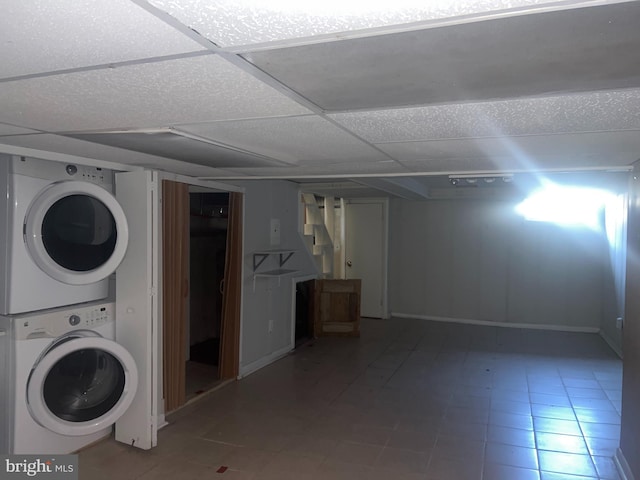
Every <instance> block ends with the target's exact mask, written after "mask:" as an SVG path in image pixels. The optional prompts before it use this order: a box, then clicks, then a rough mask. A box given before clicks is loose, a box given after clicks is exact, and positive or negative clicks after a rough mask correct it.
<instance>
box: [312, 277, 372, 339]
mask: <svg viewBox="0 0 640 480" xmlns="http://www.w3.org/2000/svg"><path fill="white" fill-rule="evenodd" d="M361 288H362V286H361V281H360V280H328V279H327V280H316V281H315V285H314V295H313V298H314V300H313V310H314V314H313V333H314V336H316V337H322V336H330V335H334V336H352V337H359V336H360V292H361Z"/></svg>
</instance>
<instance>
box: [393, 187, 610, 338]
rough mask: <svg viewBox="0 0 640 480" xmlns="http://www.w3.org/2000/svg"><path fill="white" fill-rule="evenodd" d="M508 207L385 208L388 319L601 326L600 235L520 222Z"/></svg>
mask: <svg viewBox="0 0 640 480" xmlns="http://www.w3.org/2000/svg"><path fill="white" fill-rule="evenodd" d="M514 207H515V202H514V201H507V200H484V199H483V200H478V199H476V200H459V199H455V200H429V201H407V200H393V201H392V202H391V213H390V222H391V228H390V231H391V235H390V255H389V264H390V282H389V284H390V299H391V310H392V312H393V313H396V314H397V313H400V314H409V315H416V316H424V317H429V316H433V317H446V318H452V319H469V320H483V321H491V322H509V323H526V324H545V325H554V326H562V327H589V328H594V329H598V328H600V327H601V322H602V319H603V316H604V315H605V310H606V307H605V305H614V304H615V299H612V298H611V296H612V295H614V293H613V292H614V291H613V289H612V288H611V285H612V282H613V280H612V277H611V267H610V261H609V249H608V244H607V241H606V238H605V237H604V235H601V234H597V233H595V232H592V231H589V230H586V229H579V230H577V229H568V228H562V227H558V226H555V225H551V224H546V223H540V222H529V221H526V220H524V219H523V218H521V217H520V216H519V215H517V214H516V212H515V210H514ZM609 313H610V314H611V315H615V313H611V312H609ZM613 321H615V318H614V319H613Z"/></svg>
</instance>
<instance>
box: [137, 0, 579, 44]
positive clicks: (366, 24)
mask: <svg viewBox="0 0 640 480" xmlns="http://www.w3.org/2000/svg"><path fill="white" fill-rule="evenodd" d="M149 3H151V4H153V5H155V6H156V7H158V8H160V9H162V10H164V11H166V12H168V13H170V14H171V15H173V16H174V17H175V18H177V19H178V20H180V21H181V22H183V23H184V24H186V25H188V26H190V27H191V28H194V29H195V30H197V31H198V32H200V33H201V34H202V35H204V36H206V37H207V38H209V39H210V40H212V41H213V42H214V43H216V44H218V45H220V46H223V47H232V46H240V45H251V44H259V43H266V42H274V41H282V40H291V39H296V38H304V37H310V36H315V35H330V34H335V33H340V32H351V31H357V30H363V29H370V28H377V27H388V26H393V25H405V24H409V23H414V22H421V21H429V20H438V19H443V18H451V17H460V16H468V15H475V14H482V13H487V12H497V11H504V10H508V9H513V8H521V7H528V6H544V5H554V4H558V5H562V4H563V3H564V4H566V3H567V2H562V1H553V0H551V1H550V0H480V1H477V0H457V1H455V2H452V1H445V0H440V1H428V2H426V1H424V0H399V1H394V2H376V1H374V2H348V1H347V2H345V1H344V0H324V1H322V2H294V1H291V0H270V1H269V2H264V1H259V0H220V1H215V2H212V1H210V0H149Z"/></svg>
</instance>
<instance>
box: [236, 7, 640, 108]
mask: <svg viewBox="0 0 640 480" xmlns="http://www.w3.org/2000/svg"><path fill="white" fill-rule="evenodd" d="M639 24H640V2H632V3H623V4H614V5H607V6H601V7H590V8H582V9H574V10H568V11H558V12H550V13H542V14H535V15H522V16H518V17H509V18H501V19H497V20H490V21H483V22H475V23H467V24H462V25H454V26H449V27H443V28H433V29H427V30H416V31H409V32H402V33H396V34H390V35H379V36H375V37H366V38H355V39H349V40H343V41H339V42H326V43H320V44H314V45H303V46H298V47H290V48H281V49H275V50H265V51H257V52H253V53H250V54H248V55H247V56H246V57H247V59H248V60H249V61H251V62H253V63H254V64H255V65H256V66H258V68H260V69H262V70H264V71H265V72H267V73H268V74H269V75H271V76H273V77H274V78H276V79H278V80H279V81H280V82H282V83H284V84H285V85H287V86H289V87H290V88H291V89H293V90H294V91H296V92H297V93H299V94H300V95H302V96H303V97H305V98H307V99H308V100H310V101H312V102H313V103H315V104H316V105H318V106H320V107H321V108H323V109H324V110H327V111H346V110H358V109H373V108H385V107H397V106H406V105H418V104H423V105H426V104H437V103H450V102H462V101H473V100H487V99H501V98H511V97H518V96H534V95H550V94H556V93H563V92H581V91H592V90H601V89H614V88H631V87H637V86H638V85H640V35H638V25H639Z"/></svg>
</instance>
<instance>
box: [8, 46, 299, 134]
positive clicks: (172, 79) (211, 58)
mask: <svg viewBox="0 0 640 480" xmlns="http://www.w3.org/2000/svg"><path fill="white" fill-rule="evenodd" d="M0 105H2V106H3V108H2V109H1V110H0V122H2V121H4V122H6V123H11V124H14V125H21V126H24V127H30V128H36V129H41V130H48V131H58V132H60V131H83V130H84V131H86V130H94V129H125V128H142V127H157V126H168V125H173V124H177V123H192V122H207V121H215V120H229V119H238V118H255V117H265V116H277V115H295V114H305V113H309V111H308V110H307V109H305V108H304V107H301V106H300V105H299V104H297V103H295V102H293V101H292V100H290V99H289V98H288V97H286V96H284V95H283V94H281V93H280V92H278V91H276V90H275V89H273V88H272V87H270V86H268V85H266V84H264V83H262V82H260V81H259V80H257V79H255V78H254V77H252V76H251V75H249V74H248V73H246V72H244V71H243V70H241V69H239V68H237V67H235V66H234V65H232V64H231V63H229V62H227V61H226V60H224V59H222V58H221V57H219V56H217V55H207V56H202V57H194V58H187V59H179V60H171V61H163V62H156V63H148V64H141V65H131V66H123V67H118V68H111V69H104V70H97V71H86V72H77V73H71V74H65V75H55V76H51V77H43V78H31V79H28V80H22V81H14V82H4V83H0Z"/></svg>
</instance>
